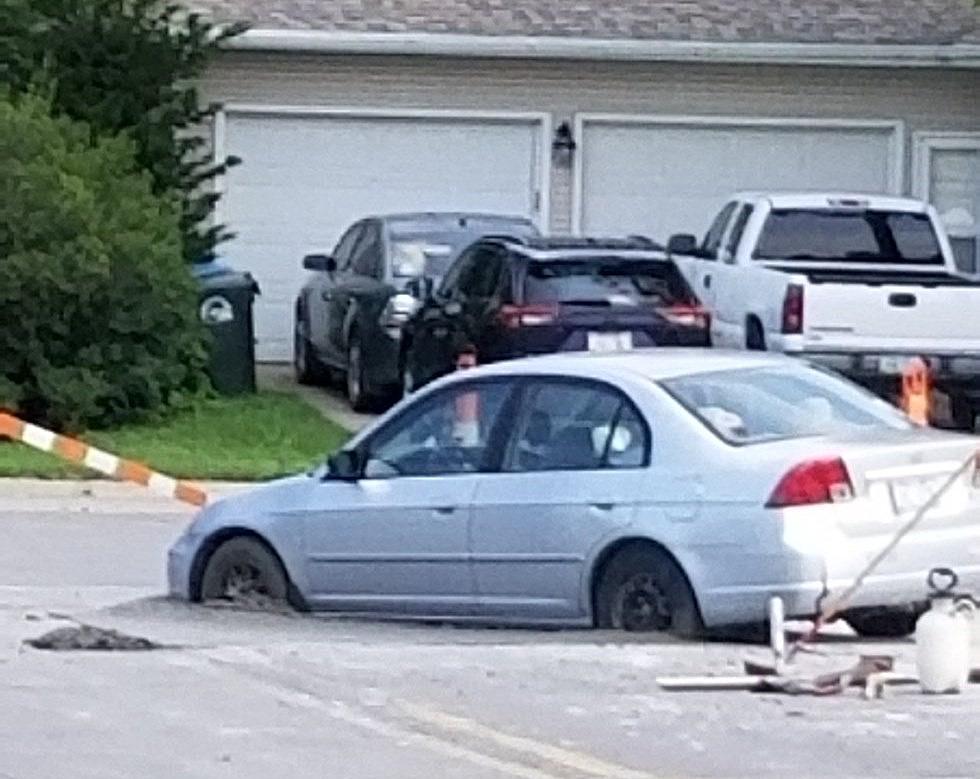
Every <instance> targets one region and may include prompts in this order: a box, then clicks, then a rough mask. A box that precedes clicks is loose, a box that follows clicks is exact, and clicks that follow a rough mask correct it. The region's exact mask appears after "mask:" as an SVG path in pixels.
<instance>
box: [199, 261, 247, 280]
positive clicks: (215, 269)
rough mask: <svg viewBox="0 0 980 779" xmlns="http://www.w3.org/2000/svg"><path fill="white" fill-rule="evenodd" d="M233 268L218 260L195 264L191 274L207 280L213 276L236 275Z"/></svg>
mask: <svg viewBox="0 0 980 779" xmlns="http://www.w3.org/2000/svg"><path fill="white" fill-rule="evenodd" d="M235 272H236V271H234V270H233V269H232V268H230V267H228V266H227V265H225V264H224V263H222V262H218V261H217V260H208V261H207V262H195V263H194V264H193V265H192V266H191V273H193V274H194V276H195V277H196V278H199V279H207V278H210V277H211V276H223V275H225V274H229V273H235Z"/></svg>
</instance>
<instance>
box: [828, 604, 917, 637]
mask: <svg viewBox="0 0 980 779" xmlns="http://www.w3.org/2000/svg"><path fill="white" fill-rule="evenodd" d="M921 613H922V612H921V611H918V610H916V609H913V608H905V609H875V610H874V611H862V612H851V613H849V614H845V615H844V621H845V622H846V623H847V624H848V625H850V626H851V628H852V629H853V630H854V632H855V633H857V634H858V635H859V636H861V638H905V637H906V636H911V635H912V634H913V633H914V632H915V623H916V622H918V620H919V615H920V614H921Z"/></svg>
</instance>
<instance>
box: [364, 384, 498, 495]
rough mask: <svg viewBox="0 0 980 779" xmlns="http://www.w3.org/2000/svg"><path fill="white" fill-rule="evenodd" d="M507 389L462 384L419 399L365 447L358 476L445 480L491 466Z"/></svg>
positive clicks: (496, 386) (494, 386) (489, 385)
mask: <svg viewBox="0 0 980 779" xmlns="http://www.w3.org/2000/svg"><path fill="white" fill-rule="evenodd" d="M512 388H513V384H512V383H511V382H507V381H493V382H485V381H484V382H476V383H474V382H468V383H466V384H460V385H456V386H453V387H450V388H448V389H446V390H443V391H442V392H438V393H436V394H435V395H433V396H430V397H428V398H425V399H423V400H422V401H420V402H419V403H418V404H416V406H414V407H412V408H410V409H409V410H408V411H406V412H405V413H404V414H402V415H401V416H399V417H397V418H396V419H394V420H393V421H392V422H391V423H390V424H389V425H387V426H386V427H384V428H382V429H381V431H380V432H379V433H377V434H376V435H375V436H374V438H373V439H372V440H371V441H370V442H369V444H368V446H367V453H366V458H365V463H366V464H365V469H364V475H365V477H366V478H369V479H385V478H394V477H398V476H450V475H453V474H462V473H478V472H480V471H485V470H488V469H489V468H490V467H491V464H492V461H493V456H492V454H493V453H492V452H491V451H490V443H491V437H492V436H493V433H494V429H495V427H496V425H497V422H498V419H499V417H500V412H501V410H502V409H503V407H504V405H505V403H506V402H507V399H508V398H509V397H510V395H511V392H512Z"/></svg>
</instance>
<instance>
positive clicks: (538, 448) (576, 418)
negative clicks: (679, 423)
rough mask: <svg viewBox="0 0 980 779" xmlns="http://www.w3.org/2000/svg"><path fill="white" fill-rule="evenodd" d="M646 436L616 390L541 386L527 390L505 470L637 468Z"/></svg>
mask: <svg viewBox="0 0 980 779" xmlns="http://www.w3.org/2000/svg"><path fill="white" fill-rule="evenodd" d="M649 447H650V441H649V432H648V429H647V426H646V424H645V423H644V422H643V420H642V419H641V417H640V416H639V412H637V410H636V408H635V407H634V406H633V404H632V403H630V402H629V400H627V398H626V397H625V396H624V395H623V394H622V393H620V392H619V391H618V390H615V389H613V388H612V387H609V386H606V385H603V384H599V383H596V382H568V381H560V380H553V381H546V382H540V383H536V384H535V385H532V387H531V388H530V389H529V390H528V392H527V395H526V399H525V401H524V404H523V409H522V411H521V414H520V415H519V418H518V422H517V427H516V430H515V434H514V438H513V441H512V444H511V447H510V453H509V456H508V458H507V463H506V470H508V471H511V472H526V471H564V470H597V469H603V468H639V467H642V466H643V465H644V464H646V462H647V460H648V457H649Z"/></svg>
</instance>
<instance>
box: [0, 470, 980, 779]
mask: <svg viewBox="0 0 980 779" xmlns="http://www.w3.org/2000/svg"><path fill="white" fill-rule="evenodd" d="M127 489H129V488H121V489H119V490H108V491H107V490H105V489H104V488H99V490H97V493H98V494H96V495H93V496H84V495H80V494H78V488H71V489H68V490H65V491H63V492H58V491H57V490H56V489H55V488H54V487H51V488H44V487H41V488H31V489H26V488H25V487H24V485H19V486H17V487H16V488H14V487H12V486H11V485H10V484H9V483H3V482H0V528H2V536H0V537H2V539H3V543H2V544H0V777H2V778H3V779H9V778H10V777H16V779H32V778H34V777H37V778H38V779H41V778H43V779H48V778H49V777H52V776H61V775H70V776H72V777H100V778H108V777H125V778H126V779H130V778H131V777H136V776H139V777H147V778H148V779H156V778H157V777H159V778H160V779H162V778H163V777H168V778H169V777H232V776H234V777H239V778H249V777H255V778H256V779H260V778H261V779H266V778H267V777H270V776H278V777H290V778H291V777H307V776H309V777H324V776H329V777H341V778H342V779H367V778H369V777H370V778H373V777H379V778H380V777H385V778H386V779H387V778H388V777H398V778H404V779H411V778H412V777H424V778H425V779H432V778H433V777H445V778H447V779H450V778H454V777H460V778H461V779H462V778H464V777H465V778H466V779H470V778H472V779H482V778H483V777H527V778H529V779H577V778H579V777H583V778H586V779H588V778H589V777H625V778H627V779H648V778H649V777H693V776H698V777H744V776H753V777H788V776H801V777H817V776H819V777H855V776H862V777H878V776H881V777H885V776H888V777H894V776H929V777H976V776H980V745H978V742H977V733H978V732H980V688H974V689H972V690H971V691H970V692H968V693H967V694H965V695H961V696H951V697H929V696H923V695H921V694H919V693H918V692H917V691H916V690H914V689H911V688H905V689H895V690H893V691H892V692H891V693H890V694H889V695H888V696H887V698H886V699H885V700H883V701H874V702H869V701H864V700H862V699H861V698H860V697H859V696H858V694H857V693H856V692H849V693H848V694H846V695H841V696H835V697H826V698H812V697H788V696H780V695H753V694H750V693H739V692H728V693H712V694H705V693H665V692H662V691H660V690H659V689H658V688H657V686H656V684H655V683H654V677H655V676H657V675H660V674H673V673H706V672H710V673H726V672H732V673H737V672H738V670H739V665H740V663H741V660H742V659H743V657H744V656H745V655H746V654H752V655H754V656H757V657H759V658H764V657H765V653H764V652H763V651H761V650H760V649H753V648H746V647H740V646H732V645H724V644H712V645H698V644H681V643H676V642H671V641H649V640H627V641H624V640H622V639H621V637H619V636H616V635H612V634H601V633H595V632H590V631H550V632H540V631H511V630H508V631H503V630H489V629H479V628H461V627H451V626H438V625H420V624H397V623H384V622H365V621H356V620H345V619H337V618H322V617H309V616H296V615H290V614H281V615H279V614H259V613H248V612H240V611H234V610H230V609H206V608H202V607H192V606H188V605H185V604H179V603H172V602H169V601H167V600H165V599H163V598H162V597H160V595H161V593H162V588H163V560H164V552H165V549H166V546H167V545H168V543H169V542H170V540H171V539H172V538H174V537H175V536H176V534H177V533H178V532H179V531H180V528H181V526H182V524H183V523H184V522H186V521H187V519H188V514H187V512H186V511H184V510H183V509H181V508H179V507H176V506H175V505H173V504H166V503H163V502H161V501H156V500H152V499H143V498H142V496H141V495H140V494H139V493H137V492H135V489H136V488H131V491H127ZM25 490H26V491H25ZM52 490H54V492H52ZM67 617H72V618H74V619H76V620H81V621H83V622H86V623H90V624H94V625H98V626H101V627H107V628H116V629H119V630H122V631H125V632H127V633H130V634H133V635H141V636H145V637H147V638H150V639H152V640H154V641H156V642H159V643H161V644H163V645H165V647H164V648H161V649H157V650H153V651H145V652H42V651H39V650H35V649H31V648H29V647H25V646H23V645H22V643H21V642H22V641H23V639H25V638H30V637H36V636H38V635H40V634H42V633H44V632H46V631H47V630H50V629H52V628H54V627H59V626H65V625H71V624H72V623H71V622H70V621H68V620H67V619H66V618H67ZM862 648H864V649H868V648H869V647H867V646H864V647H862V645H859V644H858V643H857V642H855V641H852V640H850V639H847V638H844V637H839V638H837V639H835V640H828V641H826V642H825V643H822V644H821V645H820V650H821V652H823V656H820V657H809V658H807V659H806V660H805V661H803V662H805V665H806V668H805V670H813V669H815V668H816V667H818V666H819V667H821V668H830V667H841V668H843V667H846V666H847V665H849V664H850V662H851V661H852V660H853V659H854V658H855V657H856V655H857V654H858V652H859V651H861V649H862ZM870 648H871V649H872V650H873V651H876V652H882V651H885V652H895V653H897V654H898V655H899V656H900V658H901V659H902V660H903V662H905V663H906V666H907V663H908V661H909V659H910V657H911V653H910V649H911V645H910V644H908V643H895V644H877V645H874V646H873V647H870ZM907 667H908V666H907Z"/></svg>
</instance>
